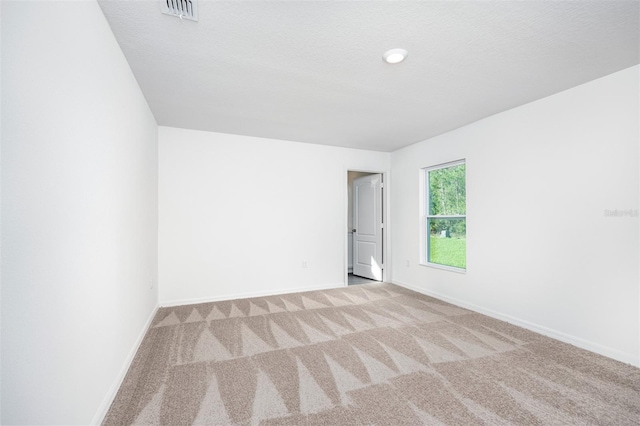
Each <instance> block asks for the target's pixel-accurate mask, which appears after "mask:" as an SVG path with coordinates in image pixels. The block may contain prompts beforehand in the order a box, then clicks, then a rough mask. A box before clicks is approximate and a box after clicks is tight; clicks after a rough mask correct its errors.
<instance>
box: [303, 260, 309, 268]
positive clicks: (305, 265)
mask: <svg viewBox="0 0 640 426" xmlns="http://www.w3.org/2000/svg"><path fill="white" fill-rule="evenodd" d="M302 267H303V268H308V267H309V262H307V261H306V260H303V261H302Z"/></svg>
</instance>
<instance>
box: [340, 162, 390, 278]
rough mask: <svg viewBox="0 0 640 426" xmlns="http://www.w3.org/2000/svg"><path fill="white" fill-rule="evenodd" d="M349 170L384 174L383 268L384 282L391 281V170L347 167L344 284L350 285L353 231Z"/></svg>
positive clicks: (343, 180) (345, 173) (344, 215)
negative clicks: (350, 227) (350, 248)
mask: <svg viewBox="0 0 640 426" xmlns="http://www.w3.org/2000/svg"><path fill="white" fill-rule="evenodd" d="M349 172H359V173H377V174H380V175H382V184H383V185H382V220H383V224H384V226H383V228H382V264H383V265H384V267H383V268H382V282H391V281H390V279H391V262H390V259H391V256H390V254H391V251H390V247H391V244H389V235H390V232H389V231H390V224H391V220H390V217H391V215H390V211H391V209H390V204H391V203H389V194H390V191H389V187H390V185H389V172H388V171H381V170H371V169H358V168H349V167H347V168H345V169H344V173H343V179H342V182H343V188H344V189H343V190H344V193H343V194H344V196H343V202H344V208H343V212H344V214H343V215H342V218H343V226H342V229H346V230H347V232H345V233H344V235H343V237H342V238H343V250H344V264H343V271H344V282H343V286H344V287H347V286H348V285H349V235H348V232H351V230H350V229H348V227H347V225H348V224H349V186H348V182H349Z"/></svg>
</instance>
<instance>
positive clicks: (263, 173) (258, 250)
mask: <svg viewBox="0 0 640 426" xmlns="http://www.w3.org/2000/svg"><path fill="white" fill-rule="evenodd" d="M159 143H160V154H159V156H160V170H159V212H160V216H159V220H160V223H159V265H160V267H159V273H160V304H161V305H163V304H171V303H178V302H180V301H196V300H212V299H216V298H231V297H236V296H248V295H255V294H270V293H276V292H286V291H293V290H305V289H313V288H319V287H328V286H337V285H342V284H343V283H344V278H345V271H346V265H345V263H346V241H345V239H346V236H347V234H346V232H345V229H346V226H347V221H346V220H347V187H346V185H345V183H346V179H347V170H349V169H352V170H372V171H381V172H386V171H388V169H389V158H390V154H388V153H381V152H373V151H363V150H354V149H346V148H337V147H330V146H321V145H310V144H302V143H295V142H285V141H278V140H270V139H261V138H253V137H246V136H236V135H228V134H220V133H209V132H202V131H192V130H183V129H176V128H167V127H160V130H159ZM303 261H307V262H308V268H303V267H302V262H303Z"/></svg>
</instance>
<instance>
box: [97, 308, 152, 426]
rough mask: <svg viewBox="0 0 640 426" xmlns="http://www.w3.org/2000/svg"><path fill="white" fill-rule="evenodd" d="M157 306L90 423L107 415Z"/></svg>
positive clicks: (99, 420)
mask: <svg viewBox="0 0 640 426" xmlns="http://www.w3.org/2000/svg"><path fill="white" fill-rule="evenodd" d="M158 308H159V306H158V305H156V306H155V308H153V310H152V311H151V314H150V315H149V318H147V321H146V322H145V324H144V327H142V331H141V332H140V334H139V335H138V338H137V339H136V342H135V343H134V344H133V347H132V348H131V350H130V351H129V354H128V355H127V358H126V359H125V360H124V363H123V364H122V368H121V369H120V373H118V377H116V379H115V381H114V382H113V384H112V385H111V388H110V389H109V392H107V394H106V395H105V397H104V399H103V400H102V403H101V404H100V407H99V408H98V411H97V412H96V414H95V415H94V416H93V420H91V424H92V425H100V424H102V422H103V420H104V418H105V416H106V415H107V412H108V411H109V407H111V403H112V402H113V400H114V399H115V397H116V394H117V393H118V389H120V386H121V385H122V382H123V381H124V377H125V376H126V375H127V371H129V367H130V366H131V363H132V362H133V358H134V357H135V356H136V353H137V352H138V349H139V348H140V344H141V343H142V340H143V339H144V336H145V335H146V334H147V331H148V330H149V327H150V326H151V321H153V317H155V315H156V312H158Z"/></svg>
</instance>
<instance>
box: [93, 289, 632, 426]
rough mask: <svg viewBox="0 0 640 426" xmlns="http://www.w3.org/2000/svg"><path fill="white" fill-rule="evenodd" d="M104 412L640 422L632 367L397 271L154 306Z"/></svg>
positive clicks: (222, 420) (185, 418) (301, 420)
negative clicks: (300, 289)
mask: <svg viewBox="0 0 640 426" xmlns="http://www.w3.org/2000/svg"><path fill="white" fill-rule="evenodd" d="M104 424H105V425H128V424H154V425H155V424H158V425H160V424H162V425H190V424H211V425H232V424H233V425H235V424H237V425H250V424H260V425H359V424H379V425H419V424H427V425H465V426H466V425H482V424H487V425H550V424H556V425H559V424H562V425H566V424H576V425H638V424H640V370H639V369H638V368H635V367H632V366H629V365H625V364H623V363H619V362H616V361H613V360H611V359H608V358H605V357H602V356H599V355H596V354H593V353H590V352H587V351H584V350H581V349H578V348H576V347H573V346H570V345H567V344H564V343H561V342H558V341H556V340H553V339H549V338H546V337H544V336H541V335H539V334H536V333H533V332H530V331H527V330H525V329H522V328H519V327H516V326H513V325H510V324H507V323H505V322H502V321H498V320H495V319H492V318H489V317H487V316H484V315H480V314H477V313H474V312H471V311H468V310H465V309H461V308H459V307H456V306H453V305H451V304H447V303H445V302H442V301H440V300H437V299H434V298H431V297H427V296H424V295H421V294H419V293H415V292H413V291H410V290H406V289H404V288H402V287H398V286H394V285H391V284H369V285H362V286H355V287H345V288H340V289H333V290H325V291H312V292H305V293H296V294H288V295H279V296H269V297H258V298H251V299H238V300H232V301H224V302H215V303H203V304H198V305H186V306H179V307H172V308H161V309H160V310H159V311H158V313H157V315H156V317H155V319H154V320H153V323H152V326H151V328H150V330H149V331H148V333H147V335H146V337H145V338H144V341H143V342H142V344H141V347H140V349H139V350H138V353H137V354H136V357H135V359H134V361H133V363H132V366H131V368H130V370H129V372H128V373H127V376H126V378H125V380H124V383H123V384H122V386H121V388H120V390H119V392H118V394H117V396H116V398H115V400H114V402H113V404H112V406H111V408H110V410H109V412H108V414H107V416H106V418H105V421H104Z"/></svg>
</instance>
